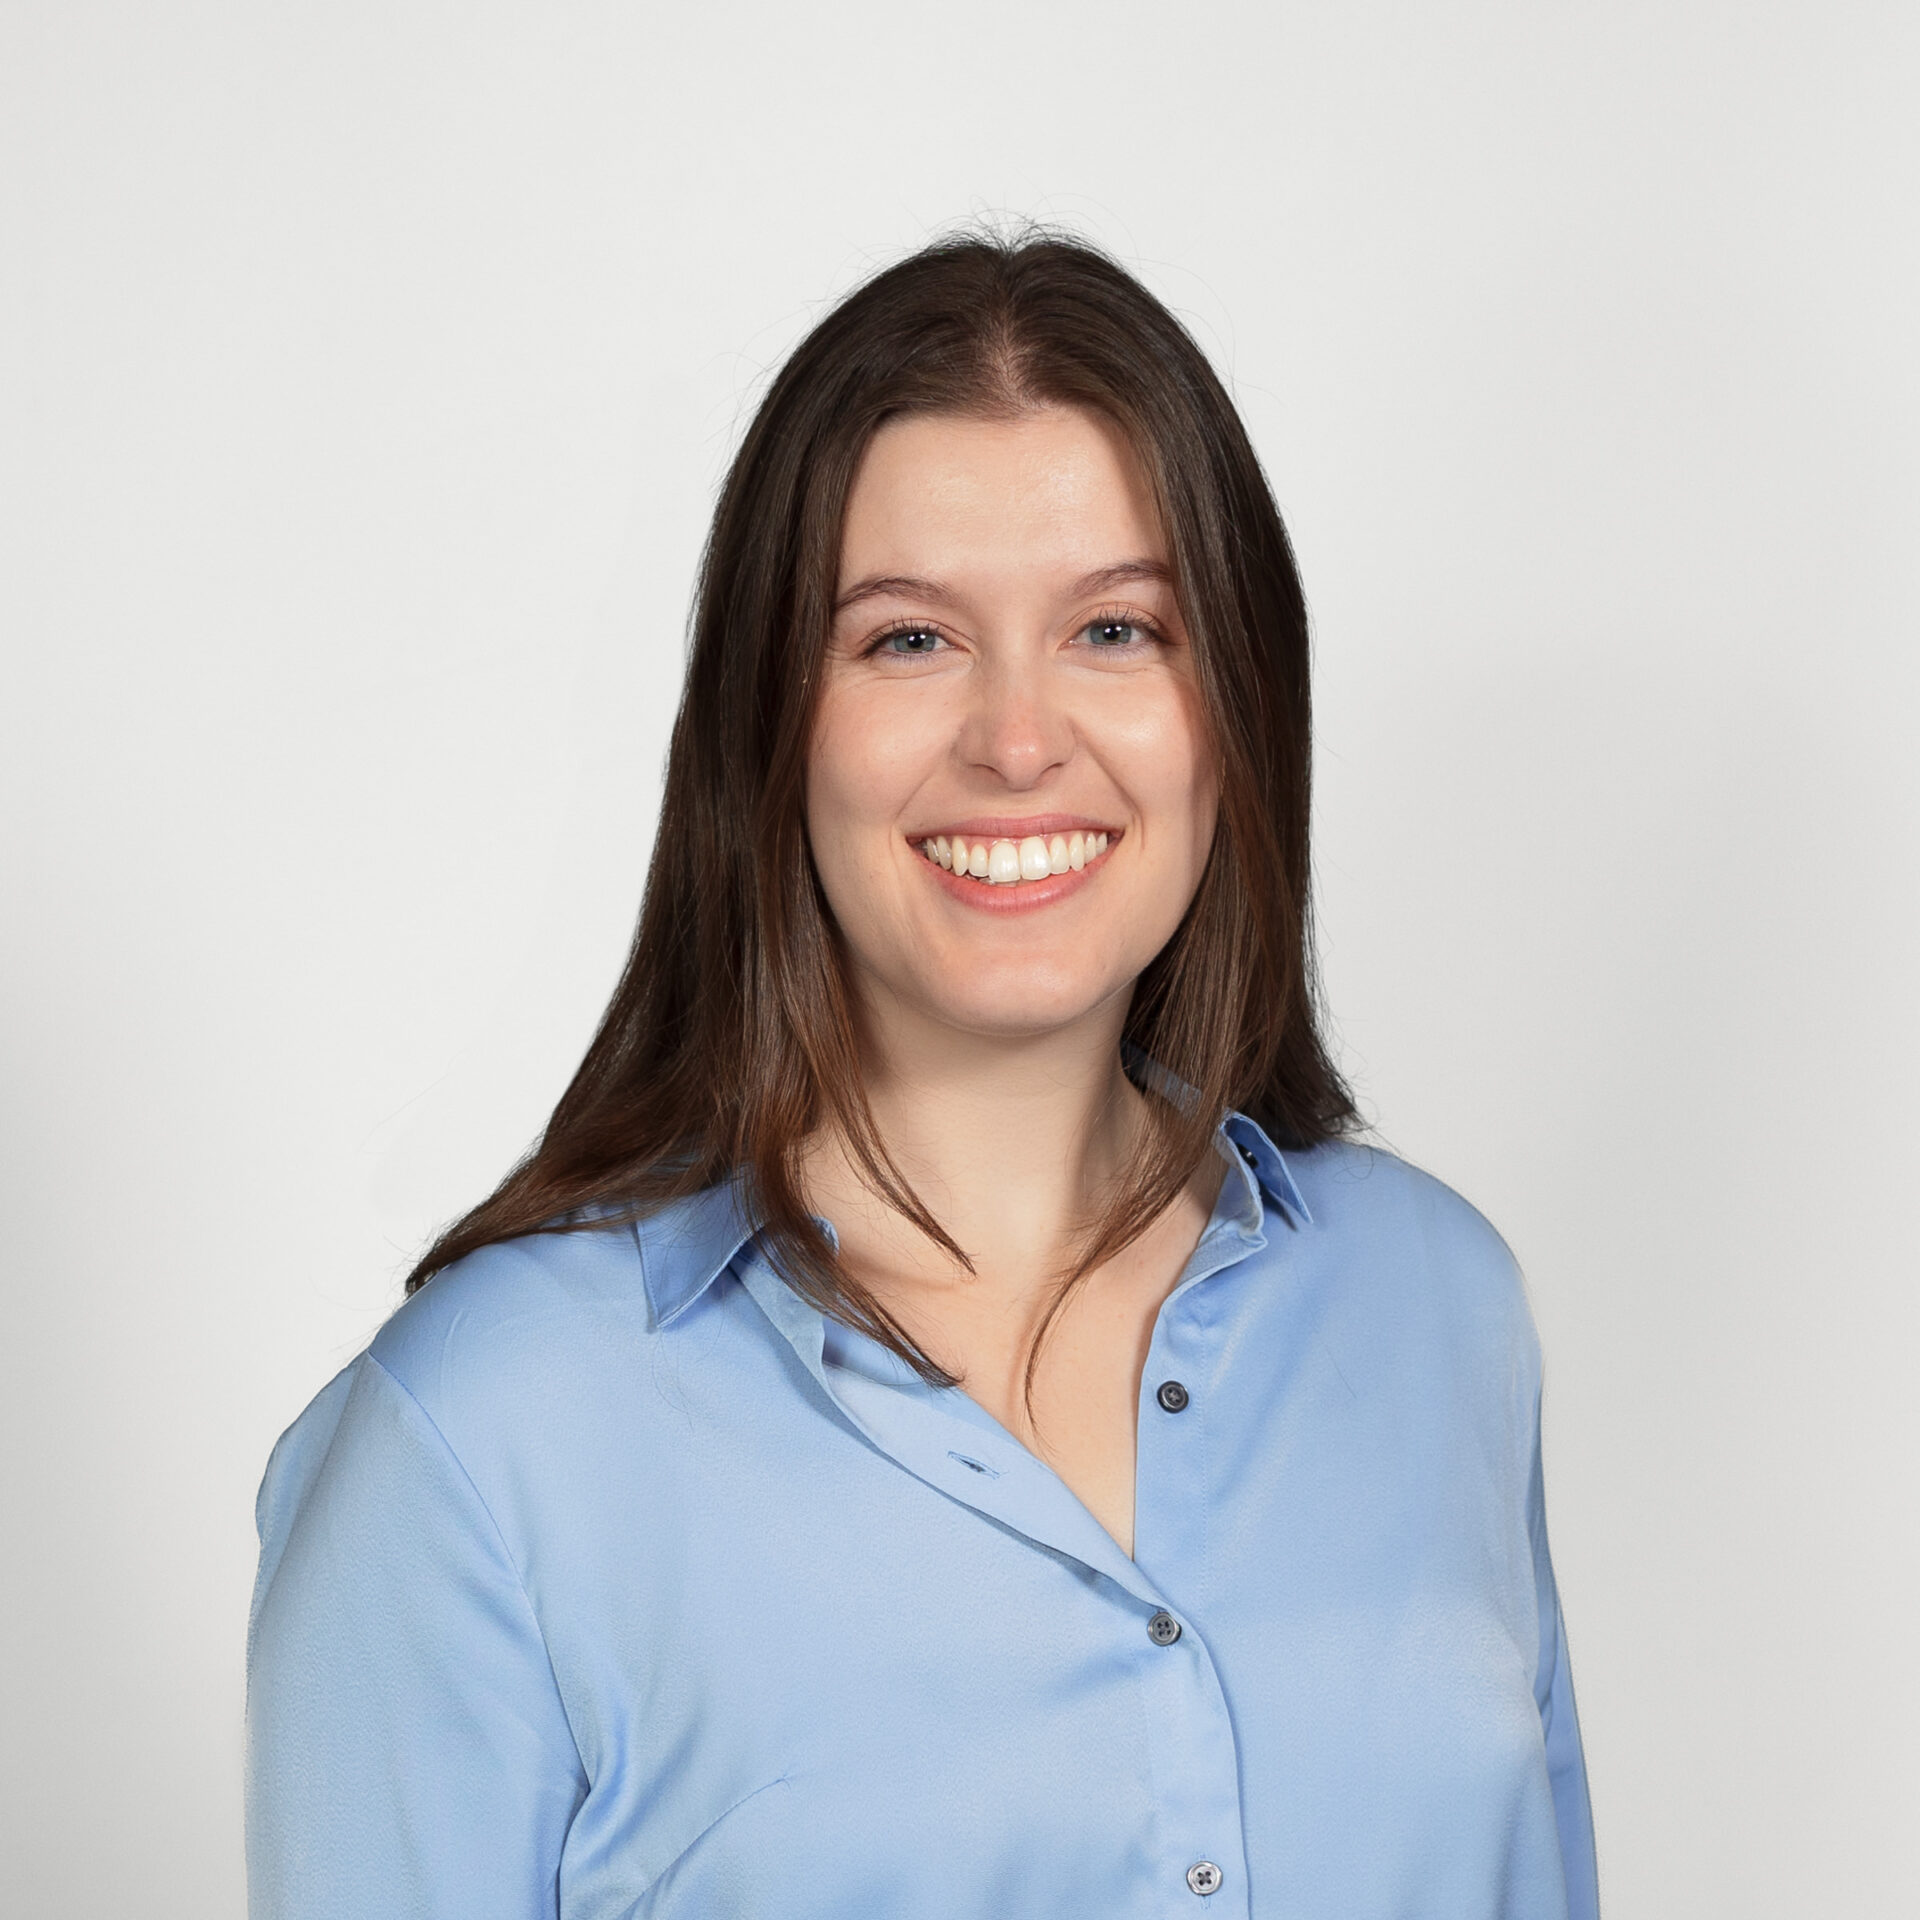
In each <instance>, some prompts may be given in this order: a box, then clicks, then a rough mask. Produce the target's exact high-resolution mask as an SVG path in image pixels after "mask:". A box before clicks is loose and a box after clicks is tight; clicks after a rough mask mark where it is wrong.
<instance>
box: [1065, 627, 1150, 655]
mask: <svg viewBox="0 0 1920 1920" xmlns="http://www.w3.org/2000/svg"><path fill="white" fill-rule="evenodd" d="M1080 631H1081V632H1082V633H1084V634H1085V635H1086V636H1087V638H1088V639H1089V640H1091V641H1092V642H1093V644H1094V645H1095V646H1096V647H1103V648H1105V649H1107V650H1108V651H1110V652H1117V651H1120V650H1122V649H1124V648H1127V647H1131V646H1133V645H1134V644H1135V643H1136V642H1137V641H1141V640H1146V639H1149V638H1150V637H1151V636H1150V635H1149V634H1148V632H1147V630H1146V628H1145V627H1143V626H1140V625H1139V624H1137V623H1136V622H1135V621H1132V620H1090V621H1088V622H1087V624H1086V625H1085V626H1084V627H1082V628H1081V629H1080Z"/></svg>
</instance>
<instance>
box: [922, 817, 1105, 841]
mask: <svg viewBox="0 0 1920 1920" xmlns="http://www.w3.org/2000/svg"><path fill="white" fill-rule="evenodd" d="M1119 831H1120V829H1119V828H1118V827H1113V826H1109V825H1108V824H1107V822H1106V821H1104V820H1090V819H1089V818H1088V817H1087V816H1086V815H1085V814H1084V813H1029V814H1023V815H1021V817H1020V818H1018V819H1017V820H988V819H985V818H980V819H974V820H948V821H945V822H943V823H942V824H941V825H940V826H937V827H926V828H923V829H921V830H920V831H919V832H916V833H910V834H908V835H907V838H908V839H909V840H912V841H916V842H918V841H921V840H937V839H940V838H942V837H943V836H944V837H947V838H951V837H952V836H954V835H956V834H958V835H959V836H961V837H962V838H963V839H968V840H971V839H974V838H976V837H977V838H979V839H981V840H1045V839H1047V838H1048V837H1049V836H1051V835H1053V834H1056V833H1104V834H1108V835H1112V834H1115V833H1118V832H1119Z"/></svg>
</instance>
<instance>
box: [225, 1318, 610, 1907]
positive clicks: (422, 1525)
mask: <svg viewBox="0 0 1920 1920" xmlns="http://www.w3.org/2000/svg"><path fill="white" fill-rule="evenodd" d="M258 1518H259V1525H260V1545H261V1551H260V1570H259V1575H258V1578H257V1580H256V1583H255V1588H254V1598H253V1611H252V1615H251V1618H250V1622H249V1626H248V1633H247V1762H246V1769H247V1781H246V1791H247V1809H246V1830H247V1878H248V1890H249V1898H248V1911H249V1913H250V1915H251V1916H252V1920H347V1917H348V1916H352V1920H536V1917H537V1916H549V1917H552V1916H556V1915H557V1912H558V1892H557V1887H558V1875H559V1863H560V1852H561V1847H562V1844H563V1842H564V1840H565V1837H566V1831H567V1827H568V1824H569V1822H570V1821H571V1819H572V1817H573V1814H574V1812H575V1810H576V1809H577V1808H578V1806H579V1803H580V1800H581V1798H582V1797H583V1795H584V1793H585V1790H586V1781H585V1777H584V1771H583V1769H582V1767H581V1764H580V1759H579V1754H578V1752H577V1750H576V1748H575V1745H574V1742H573V1738H572V1735H571V1732H570V1731H569V1728H568V1724H567V1718H566V1714H565V1712H564V1710H563V1708H562V1705H561V1700H560V1695H559V1689H558V1687H557V1685H556V1683H555V1680H554V1675H553V1670H552V1667H551V1665H550V1663H549V1661H548V1658H547V1651H546V1645H545V1642H544V1641H543V1639H542V1637H541V1633H540V1627H539V1623H538V1622H537V1620H536V1619H535V1617H534V1613H533V1609H532V1606H531V1604H530V1603H529V1601H528V1599H527V1595H526V1592H525V1589H524V1588H523V1586H522V1585H521V1581H520V1577H519V1573H518V1571H517V1569H516V1567H515V1565H514V1563H513V1560H512V1558H511V1557H510V1555H509V1554H508V1551H507V1549H506V1546H505V1543H504V1542H503V1541H502V1539H501V1537H500V1534H499V1530H498V1529H497V1528H496V1526H495V1525H494V1522H493V1518H492V1515H491V1514H490V1513H489V1512H488V1510H487V1507H486V1505H485V1503H484V1502H483V1501H482V1499H481V1497H480V1495H479V1493H478V1492H477V1491H476V1489H475V1488H474V1486H473V1484H472V1482H471V1481H470V1480H469V1479H468V1478H467V1475H466V1473H465V1472H464V1471H463V1469H462V1468H461V1466H460V1463H459V1461H458V1460H457V1459H456V1458H455V1457H454V1455H453V1453H452V1451H451V1450H450V1449H449V1448H448V1446H447V1443H446V1441H445V1440H444V1439H443V1438H442V1437H441V1434H440V1432H439V1429H438V1428H437V1427H436V1426H435V1425H434V1424H433V1422H432V1420H431V1419H430V1418H429V1417H428V1415H427V1413H426V1412H425V1410H424V1409H423V1408H422V1407H421V1406H420V1404H419V1403H418V1402H417V1401H416V1400H415V1399H414V1398H413V1396H412V1395H411V1394H409V1393H408V1392H407V1390H406V1389H405V1388H404V1387H403V1386H402V1385H401V1384H400V1383H399V1382H398V1381H397V1380H395V1379H394V1377H393V1376H392V1375H391V1374H390V1373H388V1372H387V1371H386V1369H385V1368H384V1367H382V1366H381V1365H380V1363H379V1362H378V1361H377V1360H376V1359H374V1358H373V1356H372V1355H370V1354H367V1355H362V1356H361V1358H360V1359H359V1360H357V1361H355V1362H354V1363H353V1365H352V1366H350V1367H349V1368H348V1369H347V1370H346V1371H345V1372H344V1373H342V1374H341V1375H340V1376H339V1377H338V1378H337V1379H335V1381H334V1382H333V1383H332V1385H330V1386H329V1387H328V1388H327V1389H325V1391H324V1392H322V1394H321V1395H320V1396H319V1398H318V1399H316V1400H315V1402H314V1403H313V1405H312V1406H311V1407H310V1408H308V1410H307V1412H306V1413H305V1414H304V1415H302V1417H301V1418H300V1420H299V1421H297V1422H296V1423H295V1425H294V1426H293V1427H292V1428H290V1429H289V1430H288V1432H287V1433H286V1434H285V1435H284V1436H283V1437H282V1439H281V1441H280V1444H279V1445H278V1446H277V1447H276V1448H275V1449H274V1453H273V1457H272V1459H271V1460H270V1461H269V1462H268V1466H267V1472H266V1477H265V1480H264V1481H263V1482H262V1485H261V1489H260V1499H259V1505H258Z"/></svg>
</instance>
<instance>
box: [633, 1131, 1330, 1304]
mask: <svg viewBox="0 0 1920 1920" xmlns="http://www.w3.org/2000/svg"><path fill="white" fill-rule="evenodd" d="M1220 1131H1221V1133H1222V1135H1224V1137H1225V1138H1226V1140H1227V1141H1228V1142H1229V1144H1230V1145H1231V1147H1232V1150H1233V1158H1234V1161H1235V1163H1236V1165H1238V1166H1239V1168H1240V1169H1241V1178H1242V1180H1243V1181H1245V1183H1246V1188H1247V1192H1246V1206H1245V1208H1244V1215H1245V1218H1244V1221H1243V1224H1244V1225H1245V1226H1246V1227H1247V1228H1248V1229H1249V1230H1250V1231H1254V1232H1257V1231H1258V1230H1259V1227H1260V1224H1261V1219H1262V1214H1263V1209H1262V1205H1261V1196H1262V1194H1263V1193H1264V1194H1265V1196H1266V1197H1267V1198H1269V1199H1271V1200H1273V1201H1274V1202H1276V1203H1277V1204H1278V1205H1279V1206H1280V1207H1281V1208H1282V1209H1283V1210H1284V1211H1285V1212H1286V1213H1287V1214H1289V1215H1290V1216H1292V1219H1293V1221H1294V1223H1295V1224H1296V1225H1298V1226H1311V1225H1312V1224H1313V1215H1312V1214H1311V1213H1309V1212H1308V1211H1307V1203H1306V1202H1305V1201H1304V1200H1303V1199H1302V1198H1301V1197H1300V1189H1299V1187H1298V1186H1296V1185H1295V1184H1294V1178H1293V1175H1292V1173H1291V1172H1290V1171H1289V1169H1288V1167H1287V1162H1286V1156H1285V1155H1284V1154H1282V1153H1281V1151H1280V1149H1279V1148H1278V1147H1276V1146H1275V1145H1274V1144H1273V1142H1272V1141H1271V1140H1270V1139H1268V1138H1267V1135H1266V1133H1265V1131H1264V1130H1263V1129H1262V1128H1261V1127H1260V1126H1259V1125H1258V1124H1256V1123H1255V1122H1254V1121H1252V1120H1249V1119H1248V1118H1247V1116H1246V1115H1245V1114H1244V1113H1229V1114H1228V1115H1227V1117H1226V1119H1225V1121H1224V1122H1223V1123H1222V1125H1221V1129H1220ZM1235 1211H1236V1212H1241V1211H1242V1209H1239V1208H1236V1209H1235ZM759 1225H760V1222H759V1219H758V1217H757V1216H756V1215H755V1213H754V1212H753V1211H752V1210H751V1209H750V1208H749V1207H748V1205H747V1200H746V1193H745V1184H744V1182H743V1180H742V1179H741V1177H740V1176H739V1175H738V1174H736V1175H735V1176H734V1177H733V1178H732V1179H730V1180H723V1181H722V1182H720V1184H719V1185H717V1186H712V1187H706V1188H703V1189H702V1190H701V1191H700V1192H699V1193H695V1194H690V1195H689V1196H688V1197H687V1198H686V1199H684V1200H674V1201H670V1202H669V1203H668V1204H667V1205H666V1206H664V1207H662V1208H661V1209H660V1210H659V1211H658V1212H657V1213H651V1214H648V1215H647V1217H646V1218H645V1219H643V1220H637V1221H635V1222H633V1223H632V1225H631V1227H630V1228H629V1231H630V1232H631V1233H632V1235H633V1238H634V1244H635V1245H636V1246H637V1247H638V1248H639V1251H640V1278H641V1281H642V1283H643V1284H644V1285H645V1287H646V1290H647V1304H648V1306H649V1308H650V1309H651V1310H652V1314H653V1324H654V1325H655V1326H656V1327H663V1326H665V1325H666V1324H667V1323H668V1322H669V1321H670V1320H673V1319H676V1318H677V1317H678V1316H679V1315H680V1314H682V1313H683V1312H685V1311H686V1309H687V1308H688V1307H690V1306H691V1305H692V1304H693V1303H694V1301H695V1300H697V1299H699V1297H700V1296H701V1295H702V1294H703V1293H705V1292H706V1290H707V1289H708V1288H709V1287H710V1286H712V1285H713V1283H714V1281H716V1280H717V1279H719V1277H720V1276H721V1274H723V1273H724V1272H725V1271H726V1270H727V1268H728V1267H729V1266H731V1265H732V1264H733V1260H734V1256H735V1255H736V1254H738V1253H739V1251H740V1249H741V1248H742V1247H744V1246H745V1245H746V1244H747V1242H748V1241H749V1240H751V1239H752V1238H753V1236H754V1234H755V1232H756V1231H757V1230H758V1228H759ZM821 1225H822V1226H825V1227H826V1229H827V1233H828V1236H829V1238H831V1237H832V1233H833V1229H832V1227H831V1226H830V1225H828V1223H827V1222H825V1221H822V1222H821Z"/></svg>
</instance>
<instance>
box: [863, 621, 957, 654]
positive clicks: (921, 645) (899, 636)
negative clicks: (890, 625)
mask: <svg viewBox="0 0 1920 1920" xmlns="http://www.w3.org/2000/svg"><path fill="white" fill-rule="evenodd" d="M942 644H943V643H942V641H941V638H940V636H939V635H938V634H937V633H935V632H934V631H933V629H932V628H931V627H899V628H896V629H895V630H894V631H893V632H892V633H883V634H882V635H881V636H880V638H879V640H878V641H877V642H875V651H876V652H880V653H890V654H892V655H893V656H894V657H895V659H907V660H911V659H914V658H916V657H917V656H919V655H921V654H928V653H937V652H939V650H940V648H941V645H942Z"/></svg>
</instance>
